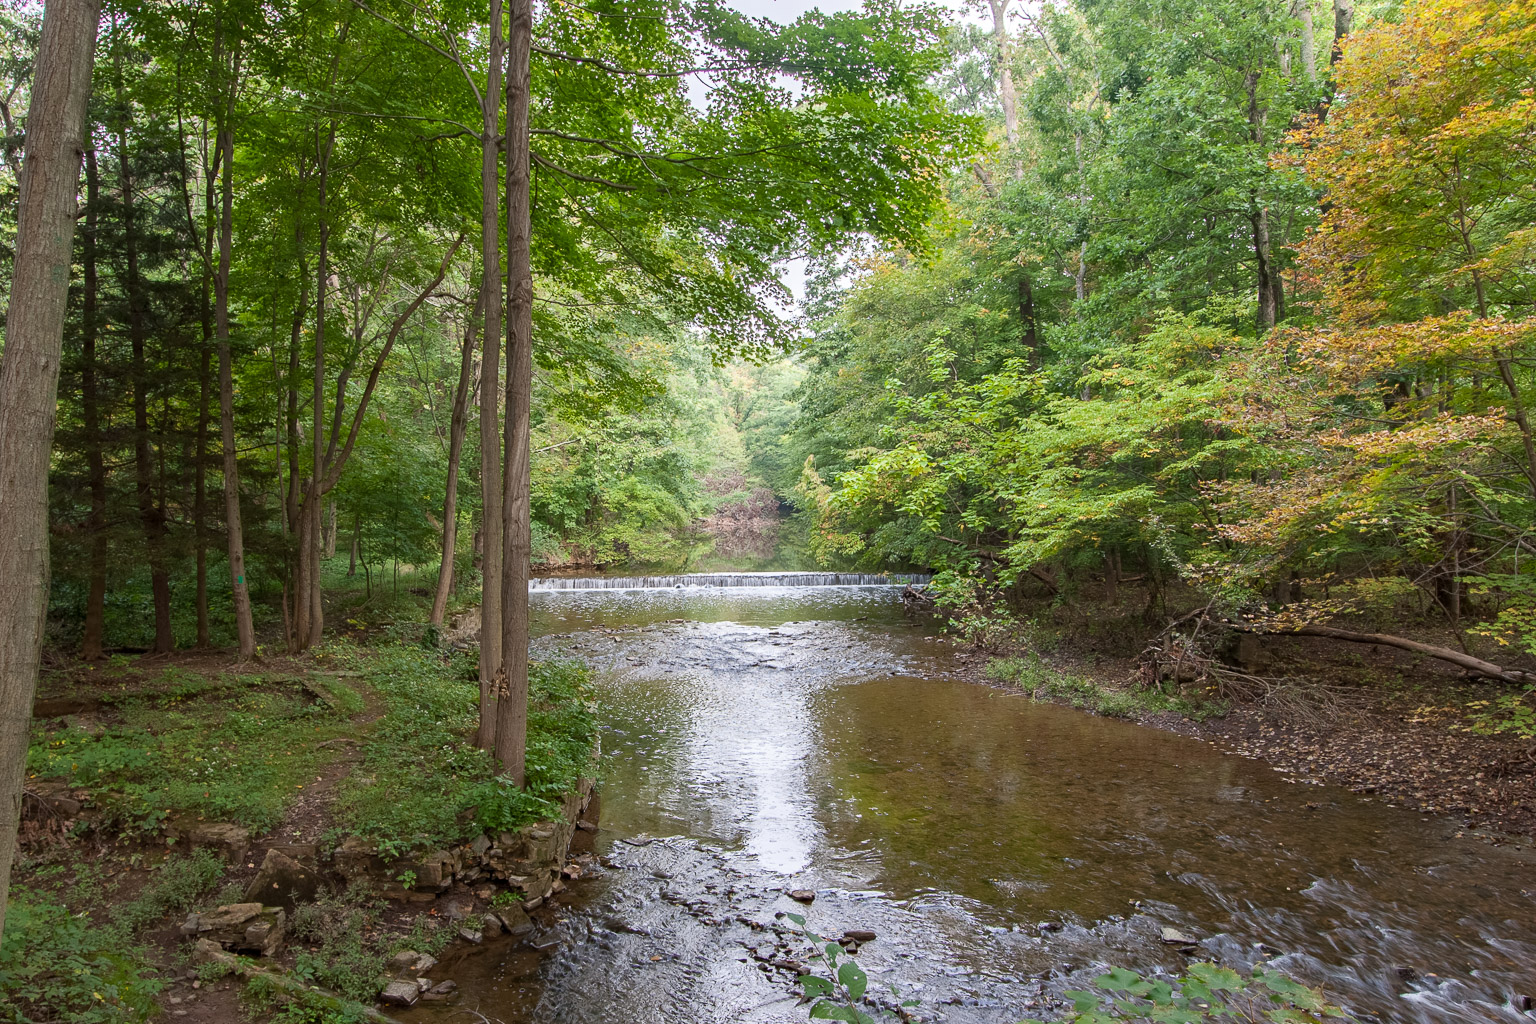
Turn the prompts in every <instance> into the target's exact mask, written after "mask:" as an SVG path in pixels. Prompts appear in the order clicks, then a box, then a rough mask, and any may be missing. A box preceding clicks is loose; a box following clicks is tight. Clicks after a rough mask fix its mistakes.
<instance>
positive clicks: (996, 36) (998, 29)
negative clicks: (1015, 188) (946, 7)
mask: <svg viewBox="0 0 1536 1024" xmlns="http://www.w3.org/2000/svg"><path fill="white" fill-rule="evenodd" d="M1012 2H1013V0H989V3H990V6H991V8H992V44H993V47H994V50H995V57H996V60H997V99H998V102H999V103H1001V104H1002V107H1003V134H1004V135H1005V136H1006V138H1007V139H1008V145H1009V146H1010V147H1014V146H1017V145H1018V144H1019V93H1018V90H1017V89H1016V88H1015V87H1014V84H1013V48H1012V47H1011V46H1009V44H1008V7H1009V5H1010V4H1011V3H1012ZM1013 176H1014V178H1015V179H1021V178H1023V177H1024V161H1023V160H1021V159H1020V158H1019V155H1018V153H1017V152H1015V153H1014V154H1013Z"/></svg>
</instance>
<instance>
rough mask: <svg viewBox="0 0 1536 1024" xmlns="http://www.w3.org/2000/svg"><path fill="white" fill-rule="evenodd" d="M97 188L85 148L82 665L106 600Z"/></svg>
mask: <svg viewBox="0 0 1536 1024" xmlns="http://www.w3.org/2000/svg"><path fill="white" fill-rule="evenodd" d="M100 185H101V176H100V174H99V173H98V172H97V168H96V151H95V149H88V150H86V153H85V236H84V242H85V244H84V247H83V248H84V252H83V253H82V256H83V259H82V261H81V262H82V263H83V264H84V267H83V270H84V274H85V294H84V296H83V297H82V299H83V301H82V303H81V306H82V308H81V315H80V336H81V354H80V358H81V368H80V405H81V413H82V418H83V419H84V426H85V446H86V447H85V462H86V467H87V470H88V472H89V475H90V490H91V569H90V574H91V576H90V583H89V585H88V587H87V590H86V595H85V632H84V636H83V637H82V638H81V641H80V657H81V658H82V659H84V660H85V661H96V660H98V659H99V658H101V656H102V636H103V633H104V631H105V624H106V622H105V620H106V597H107V467H106V460H105V458H104V457H103V455H102V431H101V398H100V395H99V394H98V393H97V389H96V315H97V314H96V304H97V297H98V292H99V289H100V285H99V284H98V279H97V272H96V230H97V229H96V223H97V218H98V216H99V213H98V208H99V206H100V192H101V189H100Z"/></svg>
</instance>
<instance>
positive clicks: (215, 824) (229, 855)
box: [187, 821, 251, 864]
mask: <svg viewBox="0 0 1536 1024" xmlns="http://www.w3.org/2000/svg"><path fill="white" fill-rule="evenodd" d="M187 843H188V845H190V846H191V847H192V849H194V850H198V849H212V850H218V851H219V853H220V855H222V856H223V858H224V861H225V863H227V864H239V863H240V862H241V861H243V860H245V853H246V851H247V850H249V849H250V848H251V833H250V832H249V831H248V830H247V829H244V828H242V827H240V826H239V825H233V824H230V823H229V822H223V821H204V822H199V823H198V824H196V825H193V826H191V827H190V828H188V829H187Z"/></svg>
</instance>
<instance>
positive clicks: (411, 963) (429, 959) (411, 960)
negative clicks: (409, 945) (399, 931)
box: [388, 949, 437, 979]
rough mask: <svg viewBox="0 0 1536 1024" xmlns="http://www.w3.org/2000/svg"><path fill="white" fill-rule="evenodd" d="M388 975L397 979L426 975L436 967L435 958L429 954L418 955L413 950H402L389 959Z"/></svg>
mask: <svg viewBox="0 0 1536 1024" xmlns="http://www.w3.org/2000/svg"><path fill="white" fill-rule="evenodd" d="M388 966H389V973H390V974H391V975H392V976H393V977H395V978H397V979H400V978H413V977H416V976H418V975H422V974H426V973H427V972H428V971H430V970H431V969H432V968H434V967H436V966H437V958H436V957H435V956H433V955H431V954H430V953H418V952H416V951H415V950H414V949H402V950H401V951H400V952H398V953H396V954H395V955H394V956H392V957H390V958H389V965H388Z"/></svg>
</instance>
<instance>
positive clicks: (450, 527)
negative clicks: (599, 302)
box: [427, 284, 497, 626]
mask: <svg viewBox="0 0 1536 1024" xmlns="http://www.w3.org/2000/svg"><path fill="white" fill-rule="evenodd" d="M492 287H497V285H495V284H493V285H492ZM484 303H485V286H484V284H482V285H481V287H480V298H479V299H477V300H476V302H475V308H474V309H472V310H471V311H470V314H469V322H468V323H467V324H465V326H464V351H463V352H462V353H461V355H460V357H459V383H458V387H456V388H455V389H454V392H453V416H452V418H451V419H450V420H449V421H448V483H447V486H446V487H445V488H444V489H443V563H442V565H441V566H440V567H439V568H438V570H437V594H436V595H435V596H434V597H433V598H432V615H431V617H430V618H429V619H428V620H427V621H429V622H431V623H432V624H433V625H435V626H441V625H442V624H443V616H445V615H446V614H447V613H448V594H449V592H450V591H451V590H452V589H453V558H454V551H455V549H456V548H457V547H458V539H459V536H458V535H459V530H458V525H459V523H458V520H459V454H460V453H461V452H462V451H463V450H464V433H465V430H466V428H467V426H468V420H469V384H470V377H471V375H472V370H473V368H474V362H475V318H476V317H477V316H479V314H480V310H481V308H482V306H483V305H484Z"/></svg>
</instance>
